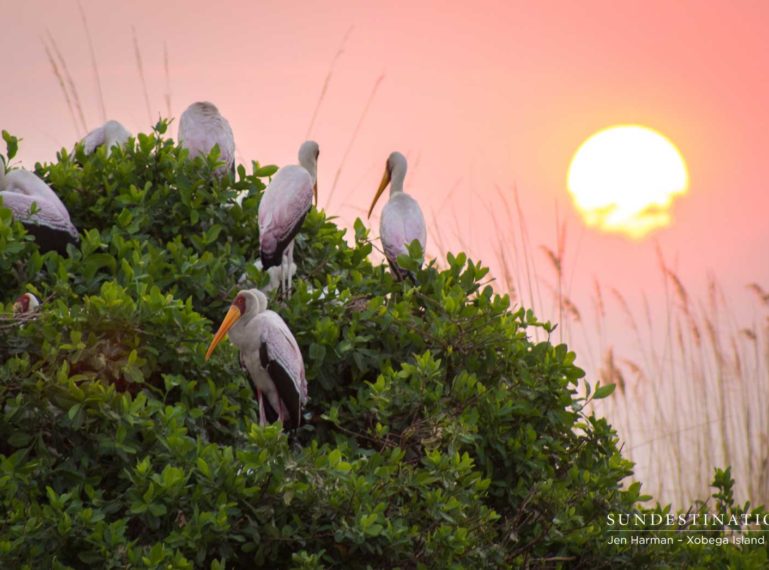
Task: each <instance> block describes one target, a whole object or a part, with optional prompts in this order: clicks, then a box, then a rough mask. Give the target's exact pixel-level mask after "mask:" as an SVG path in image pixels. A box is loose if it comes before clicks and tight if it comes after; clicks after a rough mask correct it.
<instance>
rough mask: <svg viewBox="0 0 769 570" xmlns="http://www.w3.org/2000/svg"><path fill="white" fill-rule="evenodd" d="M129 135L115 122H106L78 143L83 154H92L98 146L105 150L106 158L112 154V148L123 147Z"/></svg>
mask: <svg viewBox="0 0 769 570" xmlns="http://www.w3.org/2000/svg"><path fill="white" fill-rule="evenodd" d="M129 138H131V133H130V132H128V130H127V129H126V128H125V127H124V126H123V125H121V124H120V123H119V122H117V121H107V122H106V123H104V124H103V125H102V126H101V127H98V128H95V129H94V130H92V131H91V132H90V133H88V134H87V135H85V136H84V137H83V138H82V139H81V140H80V142H81V143H82V144H83V152H85V153H86V154H91V153H93V152H94V151H95V150H96V149H97V148H99V147H100V146H104V147H105V148H106V149H107V156H109V155H110V153H111V152H112V147H114V146H123V145H124V144H125V143H126V141H128V139H129Z"/></svg>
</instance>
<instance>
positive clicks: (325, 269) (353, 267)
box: [0, 122, 640, 568]
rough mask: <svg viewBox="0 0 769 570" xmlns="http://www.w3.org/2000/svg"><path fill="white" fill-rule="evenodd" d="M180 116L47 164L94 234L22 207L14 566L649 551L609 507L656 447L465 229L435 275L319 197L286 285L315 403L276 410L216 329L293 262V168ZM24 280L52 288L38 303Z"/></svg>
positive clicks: (47, 173) (2, 275)
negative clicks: (264, 223)
mask: <svg viewBox="0 0 769 570" xmlns="http://www.w3.org/2000/svg"><path fill="white" fill-rule="evenodd" d="M165 130H166V123H165V122H160V123H159V124H158V125H156V127H155V129H154V131H153V132H152V133H151V134H146V135H145V134H140V135H138V137H137V138H136V139H131V141H129V144H128V145H127V147H126V148H124V149H116V150H114V151H113V152H112V154H111V155H110V156H109V157H108V156H107V155H106V153H105V152H104V150H103V149H100V150H98V151H97V152H96V153H94V154H93V155H91V156H85V155H84V154H83V152H82V149H81V148H78V149H77V150H76V151H75V153H74V155H73V154H68V153H67V152H66V151H62V152H61V153H60V154H59V155H58V157H57V161H56V162H55V163H52V164H45V165H40V164H38V165H37V166H36V170H37V173H38V174H39V175H40V176H42V177H43V178H44V179H45V180H46V181H47V182H48V183H49V184H50V185H51V186H52V187H53V188H55V190H56V192H57V193H58V194H59V196H60V197H61V198H62V200H63V201H64V203H65V204H66V205H67V207H68V208H69V211H70V214H71V217H72V220H73V223H74V224H75V225H76V226H77V227H78V228H79V229H80V231H81V234H82V240H81V243H80V245H79V247H77V248H75V247H72V246H70V247H69V250H68V256H65V257H62V256H60V255H58V254H56V253H54V252H51V253H46V254H41V253H40V252H39V251H38V249H37V246H36V244H35V243H34V241H32V239H31V237H30V236H28V235H27V234H26V233H25V230H24V228H23V226H22V225H21V224H20V223H18V222H16V221H14V220H13V219H12V218H11V216H10V211H9V210H7V209H4V208H2V207H0V279H1V280H2V286H0V303H2V305H0V315H3V317H2V320H0V566H2V567H23V566H25V567H29V568H39V567H50V566H53V567H55V568H67V567H99V568H118V567H125V566H131V567H137V568H143V567H147V568H156V567H161V566H163V567H174V568H191V567H206V568H224V567H243V568H252V567H254V566H262V565H268V564H269V565H270V566H271V567H280V568H289V567H294V568H310V567H338V568H358V567H360V568H363V567H375V568H381V567H388V568H389V567H403V568H449V567H464V566H471V565H472V566H476V567H479V568H485V567H505V566H519V565H523V564H530V565H534V566H539V565H542V566H545V565H553V564H562V563H564V562H566V563H568V564H570V565H581V566H587V565H596V566H600V565H602V564H603V565H609V566H616V565H619V564H621V563H630V562H629V561H630V560H632V558H633V556H635V554H634V553H633V551H632V549H631V548H630V547H627V548H624V549H623V548H616V547H611V548H610V547H608V546H606V531H605V526H606V525H605V520H606V515H607V514H608V513H610V512H627V511H629V510H630V509H632V508H634V506H635V504H636V502H637V500H638V499H639V490H640V486H639V485H638V484H634V485H632V486H630V487H629V488H628V489H625V490H623V489H622V488H621V486H620V482H621V480H622V479H623V478H624V477H626V476H627V475H629V474H630V473H631V465H630V463H629V462H628V461H627V460H625V459H623V458H622V456H621V455H620V453H619V451H618V449H617V443H616V436H615V433H614V432H613V430H612V429H611V427H610V426H609V425H608V424H607V423H606V421H605V420H603V419H599V418H596V417H594V416H593V415H588V414H586V413H585V411H584V410H583V408H584V404H585V400H584V399H583V398H580V397H578V396H577V392H576V388H577V382H578V380H579V379H580V378H581V377H582V376H583V372H582V371H581V370H580V369H579V368H577V367H576V366H575V365H574V360H575V355H574V354H573V353H572V352H569V350H568V349H567V347H566V346H565V345H557V346H555V345H553V344H551V343H550V342H534V341H532V340H531V336H532V335H531V334H530V333H531V331H532V330H533V329H544V330H545V331H548V332H549V331H550V330H551V329H552V326H551V325H550V324H548V323H541V322H539V321H538V320H537V319H536V317H535V316H534V315H533V314H532V313H531V312H530V311H526V310H524V309H522V308H519V309H512V308H511V306H510V300H509V298H508V297H506V296H500V295H497V294H495V293H494V292H493V291H492V288H491V287H490V286H489V285H488V284H487V283H486V284H485V283H484V279H485V278H486V276H487V269H486V268H484V267H482V266H481V265H479V264H476V263H473V262H472V261H469V260H468V259H467V258H466V257H465V255H464V254H459V255H456V256H452V255H449V256H448V258H447V267H446V268H445V269H439V268H438V267H437V266H436V265H435V263H430V264H428V265H427V266H426V267H425V268H423V269H420V268H419V266H418V262H417V259H418V257H419V255H420V252H419V251H416V250H412V252H411V255H410V256H409V257H402V258H401V260H400V261H401V262H402V265H403V266H404V267H405V268H406V269H409V270H411V271H413V272H414V274H415V276H416V285H411V284H405V283H399V282H397V281H394V280H393V279H392V277H391V276H390V274H389V272H388V271H386V270H385V268H384V267H383V266H381V265H372V263H371V262H370V260H369V256H370V254H371V252H372V247H373V246H372V242H371V241H370V239H369V235H368V230H367V229H366V227H365V226H364V225H363V223H362V222H360V220H358V221H356V223H355V235H354V242H353V243H351V244H348V243H347V242H346V241H345V239H344V231H342V230H340V229H339V228H337V227H336V226H335V225H334V224H333V223H332V221H331V220H330V219H329V218H327V217H326V216H325V215H324V214H323V212H319V211H316V210H315V209H313V210H312V211H311V212H310V214H309V215H308V217H307V219H306V221H305V223H304V226H303V228H302V231H301V233H300V234H299V235H298V237H297V240H296V259H297V260H298V265H299V271H298V275H297V279H296V281H295V291H294V293H293V296H292V297H291V298H290V300H287V301H286V300H280V299H279V298H277V297H276V296H273V298H272V299H271V308H273V309H274V310H276V311H277V312H278V313H279V314H281V316H282V317H283V318H284V319H285V320H286V322H287V323H288V324H289V326H290V327H291V329H292V330H293V332H294V334H295V336H296V338H297V340H298V342H299V345H300V347H301V349H302V352H303V355H304V359H305V365H306V370H307V378H308V382H309V392H310V402H309V404H308V406H307V409H306V412H307V414H306V422H305V425H304V426H303V427H302V428H300V429H299V430H297V431H296V432H294V433H291V434H287V433H285V432H283V431H282V430H281V427H280V426H279V425H272V426H267V427H260V426H258V422H257V417H258V411H257V407H256V402H255V399H254V398H253V394H252V390H251V388H250V386H249V384H248V382H247V380H246V378H245V377H244V376H243V373H242V371H241V370H240V367H239V365H238V359H237V356H236V349H235V348H234V347H232V345H230V344H229V343H224V344H223V345H222V347H221V348H220V349H219V350H218V351H217V352H216V354H215V356H214V358H212V360H211V361H210V362H208V363H206V362H204V361H203V354H204V352H205V347H206V346H207V344H208V342H209V341H210V339H211V334H212V331H213V330H214V329H215V327H216V325H217V324H218V323H219V320H220V319H221V318H222V316H223V315H224V313H225V311H226V308H227V306H228V304H229V302H230V301H231V299H232V298H233V297H234V295H235V293H236V292H237V290H238V289H239V288H242V287H245V286H262V285H264V284H266V283H267V277H266V275H264V274H262V273H260V272H259V271H258V270H256V269H255V268H254V267H253V261H254V260H255V259H256V257H257V253H258V226H257V210H258V207H259V200H260V197H261V195H262V191H263V190H264V188H265V185H266V183H267V182H268V179H269V177H270V176H271V175H272V174H273V173H274V172H275V171H276V167H274V166H261V165H259V164H258V163H253V165H252V167H253V168H252V172H251V173H250V174H248V173H247V172H246V170H245V168H244V167H243V166H240V167H239V168H238V173H237V180H232V179H231V178H230V177H225V178H224V179H222V180H220V179H218V178H216V177H215V176H212V174H213V172H214V170H215V169H216V168H217V165H218V163H217V150H216V149H215V150H214V151H213V152H212V154H211V156H209V157H208V158H207V159H201V158H196V159H195V160H189V159H188V157H187V155H186V151H185V150H183V149H181V148H179V147H177V146H175V145H174V143H173V142H172V141H171V140H168V139H166V138H164V136H163V135H164V133H165ZM6 139H7V141H8V145H7V146H8V155H9V156H8V158H9V159H10V158H13V154H14V153H15V145H16V140H15V139H14V138H13V137H10V136H9V135H7V134H6ZM244 274H245V277H244ZM243 280H245V281H243ZM239 281H241V284H240V285H239ZM24 291H31V292H34V293H35V294H36V295H37V296H38V297H40V298H41V299H42V300H43V301H44V304H43V306H42V308H41V311H39V312H38V313H37V314H36V315H33V316H32V317H30V318H24V319H20V318H12V317H11V316H10V312H11V305H12V303H13V301H14V299H15V298H16V297H17V296H18V295H19V294H21V293H22V292H24ZM609 392H610V389H609V387H603V388H599V389H598V390H597V391H596V393H595V394H594V396H599V397H602V396H605V395H608V393H609Z"/></svg>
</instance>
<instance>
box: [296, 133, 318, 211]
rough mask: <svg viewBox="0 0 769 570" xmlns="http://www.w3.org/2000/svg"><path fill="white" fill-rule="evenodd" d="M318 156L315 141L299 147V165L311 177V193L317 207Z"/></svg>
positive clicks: (305, 142)
mask: <svg viewBox="0 0 769 570" xmlns="http://www.w3.org/2000/svg"><path fill="white" fill-rule="evenodd" d="M318 156H320V147H319V146H318V143H316V142H315V141H304V142H303V143H302V146H300V147H299V164H300V166H302V167H303V168H304V169H305V170H306V171H307V172H309V173H310V176H312V193H313V194H314V196H315V205H316V206H317V205H318Z"/></svg>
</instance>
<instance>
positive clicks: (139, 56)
mask: <svg viewBox="0 0 769 570" xmlns="http://www.w3.org/2000/svg"><path fill="white" fill-rule="evenodd" d="M131 36H132V37H133V42H134V55H135V56H136V68H137V69H138V70H139V78H140V79H141V83H142V93H143V94H144V104H145V105H146V106H147V118H148V119H149V121H150V123H151V122H152V106H151V105H150V95H149V92H148V91H147V80H146V79H145V78H144V65H142V52H141V50H140V49H139V40H138V39H137V37H136V28H134V27H133V26H131Z"/></svg>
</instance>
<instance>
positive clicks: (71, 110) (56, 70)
mask: <svg viewBox="0 0 769 570" xmlns="http://www.w3.org/2000/svg"><path fill="white" fill-rule="evenodd" d="M42 41H43V48H44V49H45V55H46V56H47V57H48V61H49V62H50V63H51V68H52V69H53V74H54V76H55V77H56V81H57V82H58V83H59V87H60V88H61V92H62V93H63V94H64V100H65V101H66V103H67V110H68V111H69V115H70V117H71V118H72V124H73V126H74V127H75V132H76V133H78V135H80V134H82V133H81V131H80V125H79V124H78V122H77V117H76V116H75V108H74V107H73V106H72V99H71V98H70V96H69V91H67V86H66V85H65V83H64V78H63V77H62V75H61V70H60V69H59V66H58V65H57V64H56V60H55V59H54V57H53V53H51V50H50V48H49V47H48V44H46V43H45V40H42Z"/></svg>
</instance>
